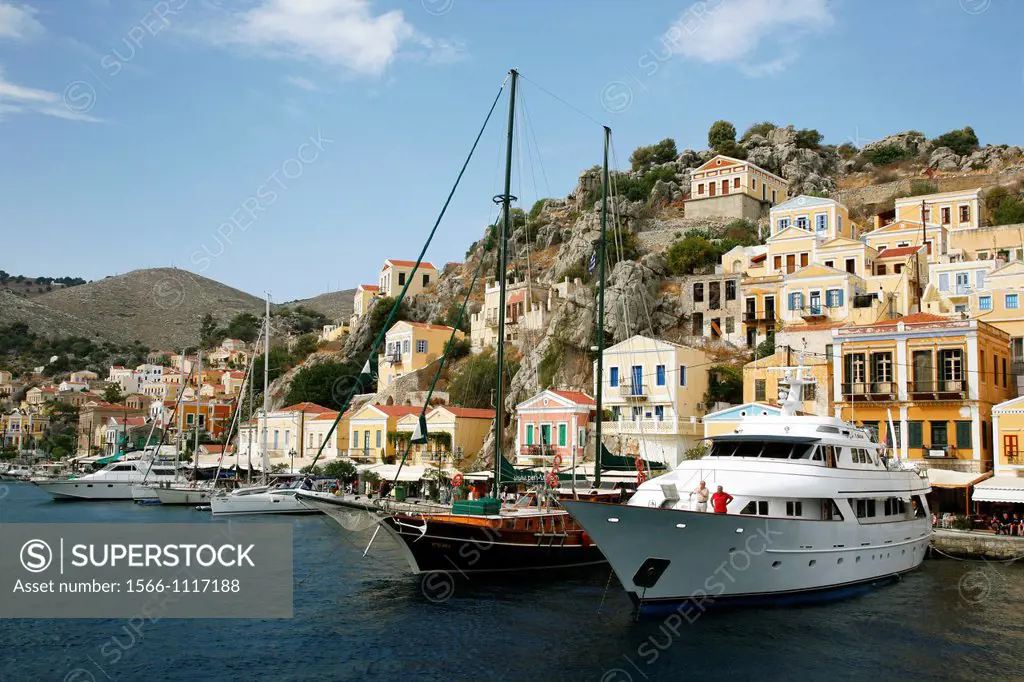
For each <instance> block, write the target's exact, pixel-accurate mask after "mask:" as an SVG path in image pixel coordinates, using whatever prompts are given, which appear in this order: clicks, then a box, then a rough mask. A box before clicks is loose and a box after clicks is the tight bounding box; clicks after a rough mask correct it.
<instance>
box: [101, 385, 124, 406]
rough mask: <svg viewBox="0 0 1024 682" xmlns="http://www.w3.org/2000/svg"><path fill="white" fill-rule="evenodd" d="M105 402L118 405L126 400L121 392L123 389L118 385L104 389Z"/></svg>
mask: <svg viewBox="0 0 1024 682" xmlns="http://www.w3.org/2000/svg"><path fill="white" fill-rule="evenodd" d="M103 400H104V402H108V403H111V404H114V405H116V404H118V403H120V402H121V401H122V400H124V393H122V392H121V387H120V386H118V385H117V384H110V385H109V386H107V387H106V388H105V389H103Z"/></svg>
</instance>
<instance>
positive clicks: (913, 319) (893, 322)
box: [851, 313, 959, 327]
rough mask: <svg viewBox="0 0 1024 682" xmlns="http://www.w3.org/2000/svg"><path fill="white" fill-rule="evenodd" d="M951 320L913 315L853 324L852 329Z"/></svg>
mask: <svg viewBox="0 0 1024 682" xmlns="http://www.w3.org/2000/svg"><path fill="white" fill-rule="evenodd" d="M953 319H959V318H952V317H943V316H942V315H932V314H931V313H913V314H912V315H906V316H904V317H897V318H895V319H892V320H881V321H879V322H869V323H868V324H855V325H851V326H853V327H881V326H885V325H892V326H896V325H897V324H899V323H900V322H902V323H904V324H913V323H915V322H948V321H950V320H953Z"/></svg>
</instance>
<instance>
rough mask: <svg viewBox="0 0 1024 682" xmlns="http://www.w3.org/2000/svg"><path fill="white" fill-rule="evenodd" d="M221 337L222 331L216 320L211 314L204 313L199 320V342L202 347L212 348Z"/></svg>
mask: <svg viewBox="0 0 1024 682" xmlns="http://www.w3.org/2000/svg"><path fill="white" fill-rule="evenodd" d="M221 338H222V332H221V330H220V329H218V328H217V321H216V320H215V319H213V315H212V314H210V313H206V314H205V315H203V319H202V320H201V321H200V322H199V344H200V346H201V347H202V348H212V347H213V346H216V345H217V343H218V342H219V341H220V340H221Z"/></svg>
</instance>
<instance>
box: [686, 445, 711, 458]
mask: <svg viewBox="0 0 1024 682" xmlns="http://www.w3.org/2000/svg"><path fill="white" fill-rule="evenodd" d="M706 454H708V446H707V444H705V443H704V442H703V441H702V442H701V443H699V444H697V445H695V446H693V447H692V448H689V449H687V450H686V452H684V453H683V459H700V458H702V457H703V456H704V455H706Z"/></svg>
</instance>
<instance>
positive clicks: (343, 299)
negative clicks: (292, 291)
mask: <svg viewBox="0 0 1024 682" xmlns="http://www.w3.org/2000/svg"><path fill="white" fill-rule="evenodd" d="M355 293H356V290H355V289H342V290H341V291H331V292H329V293H326V294H320V295H319V296H314V297H313V298H303V299H299V300H297V301H289V302H288V303H285V304H283V305H286V306H302V307H303V308H309V309H311V310H315V311H317V312H318V313H322V314H323V315H326V316H327V317H328V318H329V319H330V320H333V321H335V322H342V321H345V320H348V319H349V318H350V317H352V299H353V297H354V296H355Z"/></svg>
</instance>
